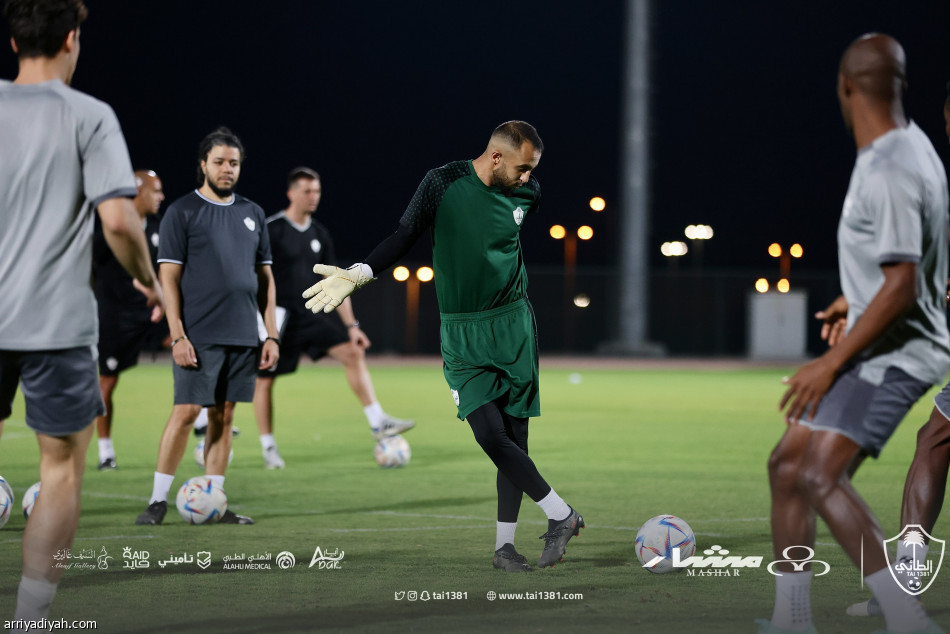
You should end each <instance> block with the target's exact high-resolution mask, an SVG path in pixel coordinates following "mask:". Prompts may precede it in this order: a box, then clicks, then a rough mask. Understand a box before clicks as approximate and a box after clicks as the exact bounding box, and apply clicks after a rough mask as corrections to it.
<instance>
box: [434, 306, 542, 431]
mask: <svg viewBox="0 0 950 634" xmlns="http://www.w3.org/2000/svg"><path fill="white" fill-rule="evenodd" d="M441 318H442V326H441V335H442V359H443V372H444V373H445V380H446V381H447V382H448V384H449V388H451V390H452V396H453V397H454V398H455V404H456V405H457V406H458V417H459V418H460V419H462V420H465V418H466V417H467V416H468V415H469V414H471V413H472V412H473V411H475V410H476V409H478V408H479V407H481V406H482V405H484V404H485V403H490V402H491V401H494V400H495V399H497V398H499V397H501V396H504V395H505V394H507V395H508V405H507V406H505V411H506V412H508V413H509V414H511V415H512V416H517V417H519V418H531V417H533V416H540V415H541V399H540V396H539V394H538V336H537V329H536V328H535V324H534V311H533V310H532V309H531V304H530V303H528V299H527V298H523V299H519V300H518V301H516V302H512V303H511V304H508V305H506V306H501V307H499V308H493V309H491V310H486V311H481V312H477V313H442V315H441Z"/></svg>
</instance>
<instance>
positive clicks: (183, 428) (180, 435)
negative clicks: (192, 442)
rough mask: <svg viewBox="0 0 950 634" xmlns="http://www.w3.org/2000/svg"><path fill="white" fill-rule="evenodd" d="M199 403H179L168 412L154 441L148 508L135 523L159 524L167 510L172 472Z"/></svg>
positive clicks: (173, 474) (179, 461)
mask: <svg viewBox="0 0 950 634" xmlns="http://www.w3.org/2000/svg"><path fill="white" fill-rule="evenodd" d="M200 411H201V406H200V405H195V404H192V403H180V404H176V405H174V406H172V413H171V415H170V416H169V417H168V421H167V422H166V423H165V429H164V430H163V431H162V438H161V440H160V441H159V443H158V461H157V463H156V465H155V473H154V474H153V475H152V494H151V496H149V500H148V507H147V508H146V509H145V510H144V511H143V512H142V513H141V514H140V515H139V516H138V517H137V518H136V519H135V523H136V524H139V525H154V524H161V523H162V520H163V519H165V513H166V512H167V511H168V492H169V490H171V486H172V482H173V481H174V480H175V471H176V470H177V469H178V465H179V464H180V463H181V459H182V456H184V455H185V449H186V448H187V446H188V434H189V433H190V432H191V426H192V425H193V424H194V422H195V419H196V418H197V417H198V413H199V412H200Z"/></svg>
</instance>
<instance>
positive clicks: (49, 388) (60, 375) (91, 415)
mask: <svg viewBox="0 0 950 634" xmlns="http://www.w3.org/2000/svg"><path fill="white" fill-rule="evenodd" d="M17 384H20V385H21V389H22V391H23V400H24V401H25V402H26V424H27V425H29V426H30V428H31V429H32V430H33V431H35V432H37V433H40V434H46V435H48V436H68V435H69V434H74V433H76V432H78V431H81V430H83V429H85V428H86V427H88V426H89V425H90V424H91V423H92V421H93V420H94V419H95V418H96V417H97V416H102V415H104V414H105V413H106V407H105V405H104V404H103V402H102V394H101V392H100V391H99V376H98V374H97V373H96V347H95V346H81V347H79V348H67V349H65V350H43V351H36V352H33V351H21V350H0V420H3V419H5V418H8V417H9V416H10V413H11V411H12V405H13V397H14V395H15V394H16V389H17Z"/></svg>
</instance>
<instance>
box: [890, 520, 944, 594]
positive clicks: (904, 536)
mask: <svg viewBox="0 0 950 634" xmlns="http://www.w3.org/2000/svg"><path fill="white" fill-rule="evenodd" d="M897 540H900V543H902V544H903V545H904V547H905V548H906V547H910V552H911V554H910V557H907V556H903V557H901V558H900V560H899V561H896V562H894V561H892V560H891V554H890V547H889V546H890V544H891V543H892V542H894V543H897ZM928 542H929V543H930V549H929V550H931V551H935V552H929V551H928V552H927V553H926V554H925V553H924V545H925V544H927V543H928ZM883 543H884V557H885V559H886V560H887V569H888V570H890V571H891V577H892V578H893V579H894V581H895V582H896V583H897V585H898V586H900V588H901V590H903V591H904V592H906V593H907V594H909V595H911V596H917V595H920V594H923V593H924V592H926V591H927V589H928V588H929V587H930V586H931V584H933V582H934V579H936V578H937V573H938V572H940V566H941V565H942V564H943V554H944V549H945V547H946V542H945V541H944V540H942V539H937V538H936V537H934V536H932V535H931V534H930V533H928V532H927V531H925V530H924V527H923V526H921V525H920V524H908V525H907V526H905V527H904V528H903V529H901V532H900V533H898V534H897V535H895V536H894V537H891V538H890V539H885V540H884V542H883ZM937 547H939V549H940V550H939V553H938V552H936V549H937ZM918 549H920V550H919V551H918ZM934 562H936V563H934Z"/></svg>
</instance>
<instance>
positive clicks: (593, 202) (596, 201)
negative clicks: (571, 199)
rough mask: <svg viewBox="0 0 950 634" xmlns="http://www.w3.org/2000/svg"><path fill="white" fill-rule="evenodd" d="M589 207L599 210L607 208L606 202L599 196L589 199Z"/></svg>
mask: <svg viewBox="0 0 950 634" xmlns="http://www.w3.org/2000/svg"><path fill="white" fill-rule="evenodd" d="M590 208H591V209H593V210H594V211H597V212H600V211H603V210H604V209H606V208H607V202H606V201H605V200H604V199H603V198H601V197H600V196H594V197H593V198H591V199H590Z"/></svg>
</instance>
